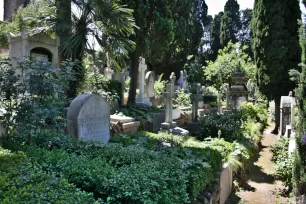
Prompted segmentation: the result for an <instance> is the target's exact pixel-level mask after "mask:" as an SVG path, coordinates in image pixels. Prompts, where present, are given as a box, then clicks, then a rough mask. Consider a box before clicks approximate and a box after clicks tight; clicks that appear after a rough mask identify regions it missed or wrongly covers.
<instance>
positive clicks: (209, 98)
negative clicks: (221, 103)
mask: <svg viewBox="0 0 306 204" xmlns="http://www.w3.org/2000/svg"><path fill="white" fill-rule="evenodd" d="M203 101H204V103H205V104H209V103H213V102H217V101H218V96H210V95H204V96H203Z"/></svg>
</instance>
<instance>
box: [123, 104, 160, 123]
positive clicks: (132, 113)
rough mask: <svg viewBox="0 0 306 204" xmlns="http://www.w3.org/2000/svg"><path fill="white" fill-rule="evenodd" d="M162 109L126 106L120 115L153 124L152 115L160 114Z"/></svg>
mask: <svg viewBox="0 0 306 204" xmlns="http://www.w3.org/2000/svg"><path fill="white" fill-rule="evenodd" d="M159 112H160V109H159V108H156V107H150V106H138V105H131V104H130V105H126V106H123V107H122V108H121V109H120V110H119V113H118V114H123V115H125V116H129V117H132V118H135V119H136V120H138V121H144V120H145V121H147V122H149V123H151V122H152V114H154V113H159Z"/></svg>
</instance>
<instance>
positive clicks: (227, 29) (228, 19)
mask: <svg viewBox="0 0 306 204" xmlns="http://www.w3.org/2000/svg"><path fill="white" fill-rule="evenodd" d="M239 7H240V6H239V4H238V3H237V0H228V1H227V2H226V4H225V6H224V15H223V16H222V20H221V29H220V42H221V46H222V48H223V47H225V46H227V44H228V42H229V41H232V42H233V43H236V42H237V41H238V40H237V35H238V32H239V30H240V28H241V22H240V12H239Z"/></svg>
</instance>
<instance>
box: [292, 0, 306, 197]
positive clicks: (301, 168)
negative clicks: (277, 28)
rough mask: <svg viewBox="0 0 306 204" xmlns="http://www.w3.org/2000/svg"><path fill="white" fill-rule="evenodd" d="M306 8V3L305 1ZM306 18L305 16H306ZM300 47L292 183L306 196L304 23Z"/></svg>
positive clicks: (305, 57)
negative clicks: (300, 59)
mask: <svg viewBox="0 0 306 204" xmlns="http://www.w3.org/2000/svg"><path fill="white" fill-rule="evenodd" d="M303 4H304V6H305V5H306V1H303ZM304 18H305V16H304ZM300 24H301V26H300V46H301V48H302V56H301V58H302V63H301V69H302V71H301V74H300V75H299V76H298V80H297V82H298V87H297V89H296V91H295V93H296V98H297V100H298V108H299V111H298V121H297V125H296V127H297V129H296V130H297V133H296V136H297V137H296V143H297V149H296V151H295V153H294V162H293V173H292V174H293V177H292V183H293V187H294V193H295V195H296V196H300V195H305V194H306V176H305V175H306V159H305V158H306V148H305V146H306V145H305V132H306V131H305V130H306V106H305V104H306V101H305V95H306V90H305V84H306V80H305V79H306V77H305V75H306V66H305V62H306V35H305V33H306V32H305V31H306V29H305V28H306V26H305V24H304V23H303V22H300Z"/></svg>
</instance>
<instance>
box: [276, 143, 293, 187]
mask: <svg viewBox="0 0 306 204" xmlns="http://www.w3.org/2000/svg"><path fill="white" fill-rule="evenodd" d="M288 147H289V139H287V138H284V137H282V138H280V139H279V140H278V141H277V142H276V144H275V145H274V146H272V147H271V149H270V150H271V152H272V153H273V156H272V161H273V162H274V164H275V165H274V172H273V173H272V175H273V176H274V177H275V178H277V179H279V180H281V181H283V182H284V184H285V186H287V187H289V189H292V183H291V180H292V167H293V157H292V156H288Z"/></svg>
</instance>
